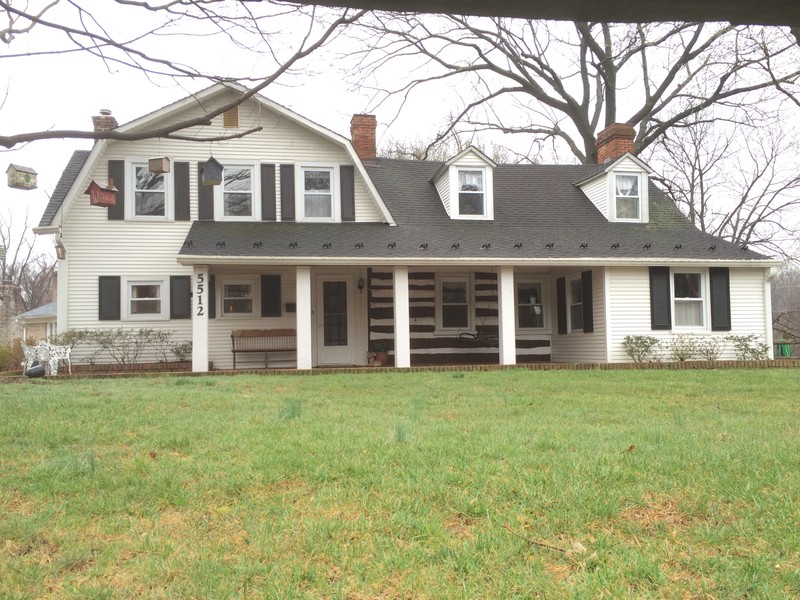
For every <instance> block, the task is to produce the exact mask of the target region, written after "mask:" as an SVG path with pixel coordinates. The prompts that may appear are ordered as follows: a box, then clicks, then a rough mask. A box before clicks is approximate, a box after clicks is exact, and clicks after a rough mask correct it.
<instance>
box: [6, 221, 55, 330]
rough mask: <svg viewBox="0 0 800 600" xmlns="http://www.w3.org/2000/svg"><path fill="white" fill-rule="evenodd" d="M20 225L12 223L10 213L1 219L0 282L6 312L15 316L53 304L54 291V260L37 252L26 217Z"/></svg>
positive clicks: (45, 254)
mask: <svg viewBox="0 0 800 600" xmlns="http://www.w3.org/2000/svg"><path fill="white" fill-rule="evenodd" d="M23 221H24V222H23V223H22V224H21V225H18V224H16V223H14V220H13V217H12V216H11V214H10V212H9V213H6V214H5V215H0V247H2V248H4V249H5V260H2V261H0V282H1V283H2V285H3V289H4V290H5V291H4V296H5V297H4V299H3V302H4V305H5V308H6V309H7V310H9V311H11V312H12V313H14V314H16V313H21V312H25V311H28V310H31V309H33V308H36V307H37V306H41V305H42V304H47V303H48V302H52V301H54V300H55V290H56V260H55V257H53V256H50V255H48V254H47V253H44V252H41V251H39V250H37V249H36V247H35V246H34V243H33V242H34V240H33V236H32V235H31V233H30V229H29V223H28V215H27V214H25V216H24V219H23ZM17 232H19V233H17ZM11 316H13V315H11Z"/></svg>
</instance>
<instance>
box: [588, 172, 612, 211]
mask: <svg viewBox="0 0 800 600" xmlns="http://www.w3.org/2000/svg"><path fill="white" fill-rule="evenodd" d="M581 189H582V190H583V193H584V194H586V197H587V198H589V200H591V202H592V204H594V205H595V206H596V207H597V210H599V211H600V212H601V213H602V214H603V216H604V217H605V218H606V219H607V218H608V194H609V191H608V178H607V177H606V176H603V177H598V178H597V179H595V180H594V181H591V182H589V183H588V184H586V185H584V186H581Z"/></svg>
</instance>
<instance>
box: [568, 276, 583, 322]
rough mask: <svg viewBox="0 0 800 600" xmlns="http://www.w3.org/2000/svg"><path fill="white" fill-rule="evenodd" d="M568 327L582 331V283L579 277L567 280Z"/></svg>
mask: <svg viewBox="0 0 800 600" xmlns="http://www.w3.org/2000/svg"><path fill="white" fill-rule="evenodd" d="M569 329H570V331H583V283H582V281H581V280H580V279H573V280H572V281H570V282H569Z"/></svg>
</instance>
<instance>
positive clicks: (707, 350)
mask: <svg viewBox="0 0 800 600" xmlns="http://www.w3.org/2000/svg"><path fill="white" fill-rule="evenodd" d="M724 351H725V338H721V337H707V338H703V339H701V340H700V341H699V342H697V354H699V355H700V356H702V357H703V358H705V359H706V360H707V361H709V362H715V361H716V360H717V359H719V357H720V356H721V355H722V353H723V352H724Z"/></svg>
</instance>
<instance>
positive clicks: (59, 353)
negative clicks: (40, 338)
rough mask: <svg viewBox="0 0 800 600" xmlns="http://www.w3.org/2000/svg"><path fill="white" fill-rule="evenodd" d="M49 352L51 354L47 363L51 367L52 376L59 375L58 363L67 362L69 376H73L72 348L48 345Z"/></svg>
mask: <svg viewBox="0 0 800 600" xmlns="http://www.w3.org/2000/svg"><path fill="white" fill-rule="evenodd" d="M47 351H48V354H49V359H48V361H47V363H48V365H49V367H50V373H49V374H50V375H52V376H56V375H58V363H59V362H65V363H67V369H68V371H69V374H70V375H72V360H71V359H70V355H71V354H72V348H71V347H70V346H53V345H50V344H48V345H47Z"/></svg>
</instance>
